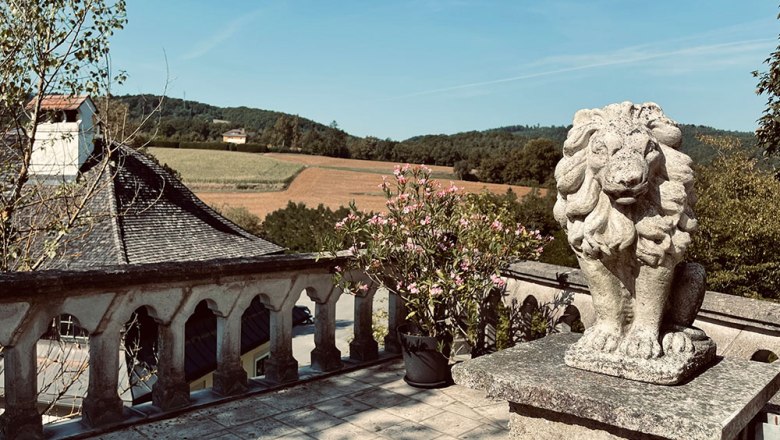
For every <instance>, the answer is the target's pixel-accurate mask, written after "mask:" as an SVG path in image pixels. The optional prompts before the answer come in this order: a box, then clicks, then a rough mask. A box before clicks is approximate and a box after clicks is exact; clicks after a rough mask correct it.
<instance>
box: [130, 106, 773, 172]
mask: <svg viewBox="0 0 780 440" xmlns="http://www.w3.org/2000/svg"><path fill="white" fill-rule="evenodd" d="M116 100H117V101H119V102H120V103H121V104H122V106H126V108H127V113H128V115H129V119H130V122H131V123H133V122H136V123H137V122H139V121H140V120H141V119H142V118H143V117H144V116H145V115H148V114H149V113H151V112H152V111H153V110H154V109H155V107H156V106H157V104H158V102H159V97H156V96H153V95H125V96H119V97H116ZM154 119H155V123H152V124H148V126H147V127H144V128H143V130H141V132H142V135H141V136H140V137H139V138H138V139H136V141H137V142H139V144H141V145H143V144H145V143H146V142H147V141H151V142H152V144H156V145H162V144H164V143H167V144H171V143H173V144H175V145H176V146H179V145H184V144H185V143H186V144H188V147H189V148H198V146H203V145H204V144H203V143H211V144H209V147H213V148H219V149H222V148H226V147H225V144H221V143H219V142H221V141H222V136H221V135H222V133H223V132H225V131H227V130H228V129H231V128H243V129H245V130H246V131H247V132H248V139H247V140H248V142H249V143H250V144H251V145H252V150H246V151H268V150H274V151H281V152H285V151H291V152H300V153H307V154H315V155H323V156H335V157H347V158H353V159H367V160H384V161H393V162H406V163H425V164H431V165H444V166H453V167H454V168H455V172H456V174H457V175H458V176H459V177H460V178H463V179H474V180H481V181H484V182H495V183H510V184H520V185H542V184H546V183H549V182H551V181H552V174H553V170H554V168H555V164H556V163H557V162H558V159H559V158H560V155H561V147H562V145H563V141H564V140H565V139H566V134H567V132H568V129H569V127H564V126H539V125H536V126H529V125H512V126H507V127H499V128H494V129H490V130H483V131H468V132H462V133H456V134H451V135H444V134H439V135H423V136H415V137H412V138H409V139H406V140H404V141H400V142H398V141H394V140H392V139H378V138H376V137H372V136H367V137H365V138H358V137H354V136H350V135H349V134H347V133H346V132H344V131H343V130H340V129H339V128H338V126H337V125H336V124H335V123H331V125H329V126H325V125H323V124H320V123H318V122H315V121H312V120H310V119H306V118H302V117H299V116H294V115H289V114H286V113H282V112H276V111H270V110H261V109H257V108H248V107H217V106H213V105H208V104H202V103H199V102H194V101H184V100H181V99H176V98H166V99H165V100H164V101H163V105H162V107H161V110H160V113H159V119H157V118H154ZM681 129H682V133H683V146H682V150H683V151H684V152H685V153H687V154H688V155H689V156H691V158H692V159H693V160H694V161H695V163H698V164H707V163H710V162H711V161H712V159H713V158H714V157H715V156H716V155H717V152H716V150H715V149H714V148H713V147H712V146H709V145H707V144H705V143H704V142H702V140H701V139H700V138H699V136H701V135H707V136H731V137H736V138H738V139H739V140H740V141H741V143H742V148H744V149H746V150H748V151H749V152H750V154H751V155H753V156H758V155H760V151H759V150H758V148H757V147H756V145H755V144H756V142H755V137H754V135H753V133H746V132H735V131H725V130H718V129H715V128H712V127H706V126H702V125H687V124H682V125H681ZM162 141H168V142H162ZM171 141H172V142H171Z"/></svg>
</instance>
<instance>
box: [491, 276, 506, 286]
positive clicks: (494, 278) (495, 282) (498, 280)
mask: <svg viewBox="0 0 780 440" xmlns="http://www.w3.org/2000/svg"><path fill="white" fill-rule="evenodd" d="M490 281H492V282H493V285H494V286H496V287H498V288H502V287H504V286H505V285H506V281H504V280H503V279H502V278H501V277H500V276H498V275H496V274H492V275H490Z"/></svg>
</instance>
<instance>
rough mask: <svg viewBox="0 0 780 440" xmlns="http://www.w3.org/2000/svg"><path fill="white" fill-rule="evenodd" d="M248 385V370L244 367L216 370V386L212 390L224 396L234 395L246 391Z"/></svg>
mask: <svg viewBox="0 0 780 440" xmlns="http://www.w3.org/2000/svg"><path fill="white" fill-rule="evenodd" d="M247 389H249V387H248V386H247V379H246V371H244V369H243V368H236V369H234V370H231V371H220V370H219V369H217V371H215V372H214V386H213V387H212V390H213V391H214V392H215V393H217V394H220V395H222V396H234V395H236V394H242V393H244V392H245V391H246V390H247Z"/></svg>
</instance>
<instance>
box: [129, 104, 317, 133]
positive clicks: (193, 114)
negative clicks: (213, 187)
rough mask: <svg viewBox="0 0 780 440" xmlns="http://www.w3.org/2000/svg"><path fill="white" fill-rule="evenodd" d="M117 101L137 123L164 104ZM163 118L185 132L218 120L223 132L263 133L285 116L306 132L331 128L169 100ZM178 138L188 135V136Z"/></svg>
mask: <svg viewBox="0 0 780 440" xmlns="http://www.w3.org/2000/svg"><path fill="white" fill-rule="evenodd" d="M114 99H116V100H117V101H119V102H121V103H123V104H125V105H127V109H128V111H129V117H130V119H131V120H136V121H138V120H140V119H141V118H142V117H144V116H145V115H148V114H150V113H151V112H152V111H154V110H155V108H156V107H157V105H158V103H159V102H160V97H159V96H155V95H124V96H115V97H114ZM159 116H160V118H161V121H160V122H161V123H163V122H166V123H172V124H173V125H175V126H180V127H181V128H185V127H186V126H187V125H191V124H192V122H191V123H190V124H186V123H185V122H186V121H191V120H195V122H199V121H202V122H207V123H213V122H212V121H213V120H215V119H216V120H219V121H227V122H223V123H219V122H218V123H217V124H216V125H218V126H219V127H220V130H225V127H226V126H230V127H241V128H245V129H246V130H247V131H253V132H262V131H264V130H266V129H268V128H270V127H273V125H274V124H275V123H276V121H277V120H278V119H279V118H280V117H282V116H286V117H290V118H297V122H298V124H299V125H300V127H301V128H302V129H303V130H310V129H312V128H317V129H320V130H325V129H326V128H328V127H327V126H325V125H323V124H320V123H318V122H314V121H312V120H311V119H306V118H301V117H298V116H293V115H289V114H287V113H282V112H277V111H272V110H263V109H259V108H249V107H217V106H215V105H209V104H204V103H201V102H196V101H185V100H183V99H178V98H169V97H165V99H164V100H163V102H162V105H161V106H160V113H159ZM178 134H180V135H186V133H178ZM215 139H216V138H215ZM189 140H199V139H189ZM202 140H207V139H202Z"/></svg>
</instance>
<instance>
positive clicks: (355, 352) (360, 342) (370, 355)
mask: <svg viewBox="0 0 780 440" xmlns="http://www.w3.org/2000/svg"><path fill="white" fill-rule="evenodd" d="M349 358H350V359H354V360H356V361H373V360H376V359H379V344H377V342H376V341H375V340H374V339H372V338H363V339H355V340H354V341H352V342H350V343H349Z"/></svg>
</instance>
